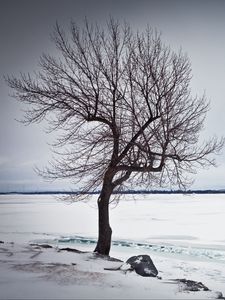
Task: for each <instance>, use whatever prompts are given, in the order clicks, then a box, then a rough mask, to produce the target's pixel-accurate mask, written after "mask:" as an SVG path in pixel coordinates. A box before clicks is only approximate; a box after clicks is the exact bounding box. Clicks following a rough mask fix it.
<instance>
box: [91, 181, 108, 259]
mask: <svg viewBox="0 0 225 300" xmlns="http://www.w3.org/2000/svg"><path fill="white" fill-rule="evenodd" d="M112 191H113V188H112V184H111V182H108V183H107V182H104V183H103V187H102V191H101V194H100V196H99V198H98V242H97V246H96V248H95V250H94V252H97V253H99V254H103V255H109V251H110V248H111V236H112V229H111V227H110V224H109V199H110V196H111V194H112Z"/></svg>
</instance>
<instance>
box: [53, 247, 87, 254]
mask: <svg viewBox="0 0 225 300" xmlns="http://www.w3.org/2000/svg"><path fill="white" fill-rule="evenodd" d="M59 251H68V252H74V253H79V254H80V253H85V252H83V251H80V250H77V249H74V248H69V247H66V248H60V249H59Z"/></svg>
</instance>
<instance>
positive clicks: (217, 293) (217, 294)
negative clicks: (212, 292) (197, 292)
mask: <svg viewBox="0 0 225 300" xmlns="http://www.w3.org/2000/svg"><path fill="white" fill-rule="evenodd" d="M216 299H225V297H224V296H223V294H222V293H221V292H216Z"/></svg>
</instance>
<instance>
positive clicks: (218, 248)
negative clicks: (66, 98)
mask: <svg viewBox="0 0 225 300" xmlns="http://www.w3.org/2000/svg"><path fill="white" fill-rule="evenodd" d="M96 201H97V196H93V197H92V199H91V200H90V202H88V203H83V202H77V203H73V204H67V203H63V202H60V201H58V200H56V199H55V198H54V197H52V196H49V195H32V196H31V195H26V196H25V195H4V196H0V240H1V241H4V243H1V244H0V299H6V298H7V299H8V298H10V299H12V298H14V299H15V298H16V299H19V298H23V299H28V298H29V299H34V298H42V299H43V298H49V299H51V298H54V299H65V298H67V299H74V298H77V299H81V298H92V299H95V298H104V299H106V298H118V299H121V298H129V299H131V298H136V299H140V298H148V299H207V298H209V299H213V298H216V297H218V295H219V294H216V291H220V292H222V293H223V295H225V238H224V233H223V228H224V225H225V195H191V196H184V195H137V196H136V200H133V199H132V197H131V196H130V195H126V196H125V199H124V200H122V201H121V202H120V204H119V205H118V206H117V207H116V208H115V209H111V211H110V220H111V227H112V229H113V237H112V239H113V241H114V245H113V246H112V250H111V253H110V255H111V256H113V257H116V258H118V259H121V260H122V261H123V262H126V260H127V259H128V258H129V257H131V256H134V255H143V254H148V255H150V256H151V258H152V260H153V262H154V264H155V266H156V267H157V269H158V270H159V276H160V277H162V280H159V279H157V278H149V277H141V276H139V275H138V274H136V273H135V272H134V271H133V272H131V271H129V268H130V265H128V264H126V263H123V262H112V261H107V260H105V259H102V258H96V257H95V256H93V254H92V253H91V251H93V249H94V246H95V241H96V237H97V209H96V207H97V205H96ZM11 242H13V243H11ZM31 243H37V244H43V243H45V244H50V245H52V246H53V248H49V249H44V248H40V247H35V246H31V245H30V244H31ZM62 247H72V248H76V249H79V250H85V251H89V252H88V253H81V254H79V253H74V252H67V251H58V250H59V248H62ZM119 266H122V268H121V269H120V270H119V271H118V270H117V271H109V270H105V268H118V267H119ZM177 278H179V279H181V278H186V279H190V280H195V281H198V282H199V281H200V282H202V283H203V284H204V285H206V286H207V287H208V288H209V289H211V290H212V291H207V292H206V291H199V292H187V291H184V288H183V286H182V284H178V283H175V282H172V281H171V280H172V279H177Z"/></svg>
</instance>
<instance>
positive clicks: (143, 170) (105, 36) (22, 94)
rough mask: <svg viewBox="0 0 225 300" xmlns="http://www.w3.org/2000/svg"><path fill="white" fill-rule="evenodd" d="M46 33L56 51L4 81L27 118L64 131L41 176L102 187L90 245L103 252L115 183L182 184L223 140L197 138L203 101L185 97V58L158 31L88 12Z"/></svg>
mask: <svg viewBox="0 0 225 300" xmlns="http://www.w3.org/2000/svg"><path fill="white" fill-rule="evenodd" d="M53 40H54V42H55V45H56V47H57V49H58V51H59V55H58V56H57V57H54V56H51V55H43V56H42V57H41V59H40V68H41V69H40V71H39V72H38V73H35V75H34V76H31V75H30V74H28V75H21V77H20V78H19V79H18V78H16V77H7V78H6V80H7V83H8V85H9V86H10V87H11V88H13V89H14V90H15V94H14V96H15V97H16V98H17V99H18V100H19V101H21V102H23V103H27V104H28V110H27V112H26V114H25V118H24V122H25V123H26V124H30V123H34V122H40V121H42V120H43V119H46V120H48V122H49V124H50V128H51V130H53V131H55V130H60V132H61V134H60V135H59V138H58V140H57V141H56V143H55V145H54V146H55V152H57V154H58V155H59V156H58V158H55V160H54V162H53V163H52V164H51V166H50V167H48V168H47V169H46V170H45V171H44V172H43V173H42V175H44V176H46V177H48V178H53V179H54V178H71V179H72V180H73V181H74V182H80V186H81V184H83V185H82V191H83V193H85V192H88V191H94V190H97V189H99V187H100V186H101V192H100V195H99V197H98V210H99V235H98V243H97V246H96V249H95V251H96V252H98V253H101V254H109V251H110V245H111V233H112V230H111V228H110V224H109V203H110V197H111V195H112V193H113V191H120V190H121V189H122V188H123V187H124V185H125V182H127V183H128V184H129V185H133V186H136V185H142V186H146V187H152V186H153V185H158V186H163V185H167V184H170V185H178V186H181V187H184V186H186V184H187V183H188V178H187V177H186V174H187V173H192V172H194V171H195V169H196V167H198V166H201V167H206V166H209V165H214V160H213V158H212V157H211V156H210V154H212V153H216V152H218V151H219V150H220V149H221V147H222V146H223V144H224V140H223V139H221V140H217V139H216V138H212V139H210V140H208V141H206V142H204V143H203V144H200V145H199V144H198V141H199V134H200V132H201V129H202V128H203V123H204V119H205V115H206V112H207V111H208V108H209V105H208V102H207V101H206V99H205V97H204V96H203V97H200V98H199V97H192V96H191V92H190V87H189V86H190V79H191V66H190V62H189V59H188V58H187V56H186V55H184V54H183V53H182V51H180V52H179V53H175V52H173V51H172V50H171V49H170V48H169V47H168V46H166V45H164V44H163V43H162V41H161V36H160V34H158V33H157V31H154V30H152V29H151V28H149V27H147V28H146V30H145V31H144V32H142V33H140V32H134V31H132V29H131V27H130V26H129V25H128V24H126V23H125V24H122V25H121V24H120V23H119V22H116V21H115V20H113V19H110V20H109V22H108V23H107V26H106V27H105V28H102V27H100V26H98V25H92V24H89V23H88V21H87V20H86V21H85V22H84V26H83V27H82V28H79V27H78V26H77V25H76V24H75V23H72V24H71V28H70V32H69V34H66V33H65V31H63V30H62V28H61V27H60V26H59V25H58V24H57V25H56V27H55V31H54V34H53ZM60 147H61V148H60ZM60 149H62V150H60Z"/></svg>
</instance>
